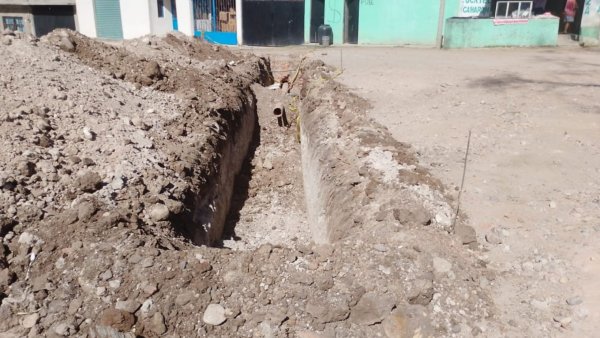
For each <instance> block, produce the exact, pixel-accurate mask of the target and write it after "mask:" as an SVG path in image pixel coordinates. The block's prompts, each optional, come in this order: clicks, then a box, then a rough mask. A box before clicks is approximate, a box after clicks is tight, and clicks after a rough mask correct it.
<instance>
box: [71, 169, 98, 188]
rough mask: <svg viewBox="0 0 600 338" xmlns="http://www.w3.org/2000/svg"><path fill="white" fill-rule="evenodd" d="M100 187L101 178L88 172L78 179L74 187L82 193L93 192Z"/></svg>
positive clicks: (94, 173)
mask: <svg viewBox="0 0 600 338" xmlns="http://www.w3.org/2000/svg"><path fill="white" fill-rule="evenodd" d="M101 185H102V177H100V175H99V174H98V173H96V172H93V171H89V172H87V173H85V174H83V175H82V176H80V177H78V178H77V180H76V181H75V187H77V188H78V189H79V190H81V191H82V192H94V191H96V190H98V189H99V188H100V187H101Z"/></svg>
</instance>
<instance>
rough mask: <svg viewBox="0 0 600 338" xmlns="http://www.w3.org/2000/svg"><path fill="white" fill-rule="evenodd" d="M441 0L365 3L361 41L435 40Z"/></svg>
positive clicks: (373, 0) (384, 42)
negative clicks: (391, 3) (392, 4)
mask: <svg viewBox="0 0 600 338" xmlns="http://www.w3.org/2000/svg"><path fill="white" fill-rule="evenodd" d="M439 9H440V3H439V0H438V1H432V0H420V1H415V0H396V1H394V6H390V2H388V1H384V0H371V1H365V2H362V3H361V6H360V15H359V28H358V41H359V42H360V43H364V44H419V45H433V44H435V40H436V36H437V30H438V15H439Z"/></svg>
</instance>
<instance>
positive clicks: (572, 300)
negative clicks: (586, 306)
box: [567, 296, 583, 306]
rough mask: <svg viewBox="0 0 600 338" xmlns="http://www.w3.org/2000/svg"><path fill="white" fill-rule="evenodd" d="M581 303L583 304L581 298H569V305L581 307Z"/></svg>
mask: <svg viewBox="0 0 600 338" xmlns="http://www.w3.org/2000/svg"><path fill="white" fill-rule="evenodd" d="M581 303H583V299H581V297H579V296H575V297H571V298H567V304H569V305H571V306H575V305H579V304H581Z"/></svg>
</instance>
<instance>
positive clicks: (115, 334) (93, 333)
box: [88, 325, 135, 338]
mask: <svg viewBox="0 0 600 338" xmlns="http://www.w3.org/2000/svg"><path fill="white" fill-rule="evenodd" d="M88 336H89V337H90V338H135V334H134V333H132V332H126V333H123V332H119V331H117V330H115V329H114V328H112V327H110V326H105V325H96V326H93V327H91V328H90V331H89V335H88Z"/></svg>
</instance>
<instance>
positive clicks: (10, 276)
mask: <svg viewBox="0 0 600 338" xmlns="http://www.w3.org/2000/svg"><path fill="white" fill-rule="evenodd" d="M0 245H1V244H0ZM16 280H17V275H16V274H15V273H14V272H13V271H10V270H9V269H8V268H5V269H0V293H4V292H7V290H8V287H9V285H11V284H12V283H14V282H15V281H16Z"/></svg>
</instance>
